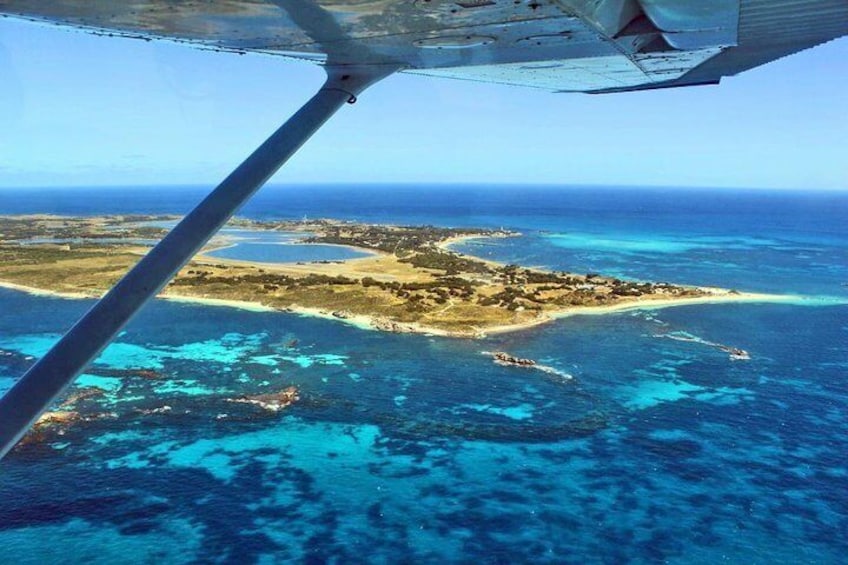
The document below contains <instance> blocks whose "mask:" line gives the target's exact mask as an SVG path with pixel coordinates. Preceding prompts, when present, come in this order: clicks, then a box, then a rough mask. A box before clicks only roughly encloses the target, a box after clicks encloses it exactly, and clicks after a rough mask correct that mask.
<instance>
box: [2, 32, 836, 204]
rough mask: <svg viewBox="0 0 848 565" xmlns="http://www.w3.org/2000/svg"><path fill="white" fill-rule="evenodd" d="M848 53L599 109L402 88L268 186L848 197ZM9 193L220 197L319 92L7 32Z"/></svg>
mask: <svg viewBox="0 0 848 565" xmlns="http://www.w3.org/2000/svg"><path fill="white" fill-rule="evenodd" d="M846 62H848V39H845V38H843V39H841V40H839V41H836V42H832V43H830V44H827V45H824V46H821V47H818V48H816V49H813V50H810V51H806V52H804V53H801V54H798V55H795V56H793V57H789V58H786V59H783V60H781V61H777V62H774V63H772V64H770V65H767V66H765V67H761V68H759V69H755V70H753V71H749V72H748V73H745V74H742V75H740V76H738V77H732V78H729V79H725V80H724V81H723V83H722V85H721V86H718V87H700V88H687V89H672V90H665V91H654V92H640V93H627V94H617V95H604V96H590V95H582V94H551V93H547V92H543V91H535V90H531V89H523V88H517V87H506V86H499V85H490V84H478V83H470V82H463V81H454V80H447V79H435V78H427V77H417V76H411V75H397V76H394V77H390V78H389V79H387V80H385V81H384V82H382V83H380V84H378V85H376V86H374V87H372V88H371V89H369V90H368V91H367V92H366V93H365V94H364V95H363V96H362V97H361V98H360V101H359V102H358V103H357V104H356V105H354V106H348V107H345V108H343V109H342V110H341V112H340V113H339V114H337V115H336V116H335V117H334V118H333V119H332V120H331V121H330V122H329V123H328V124H327V125H326V126H325V127H324V129H322V130H321V131H320V132H318V133H317V134H316V135H315V137H313V139H312V140H311V141H310V142H309V143H308V144H307V145H306V146H305V147H304V148H303V149H302V150H301V151H300V153H298V154H297V155H295V157H293V158H292V160H291V161H290V162H289V164H288V165H287V166H286V167H285V168H284V169H283V170H282V171H281V172H280V173H278V174H277V175H276V176H275V177H274V179H273V181H272V182H276V183H283V182H297V183H309V182H322V183H323V182H356V183H367V182H416V183H426V182H471V183H493V182H499V183H531V184H535V183H539V184H609V185H663V186H665V185H671V186H716V187H752V188H816V189H840V190H845V189H848V158H846V155H848V63H846ZM0 77H2V81H3V83H2V88H0V123H2V124H3V126H2V128H0V186H74V185H121V184H133V185H138V184H209V185H214V184H216V183H217V181H219V180H221V179H222V178H223V177H224V176H225V175H226V174H227V173H228V172H229V171H230V170H231V169H232V168H233V167H234V166H236V165H237V164H238V163H239V162H241V160H242V159H243V158H244V157H245V156H247V155H248V154H249V153H250V151H252V150H253V149H254V148H255V147H256V146H257V145H258V144H259V143H261V142H262V141H263V140H264V138H265V137H266V136H267V135H268V134H270V133H271V132H272V131H273V130H274V129H276V128H277V126H278V125H279V124H280V123H282V121H284V120H285V119H286V118H287V117H288V116H289V115H291V114H292V113H293V112H294V111H295V110H296V109H297V108H298V107H299V105H300V104H302V103H303V102H304V101H305V100H307V99H308V98H309V96H311V94H312V93H313V92H314V91H315V90H316V89H317V88H318V87H319V86H320V84H321V82H322V79H323V72H322V71H321V69H320V68H318V67H314V66H312V65H309V64H305V63H298V62H290V61H287V60H283V59H280V58H276V57H270V56H262V55H244V56H239V55H234V54H223V53H212V52H208V51H202V50H197V49H192V48H189V47H186V46H181V45H176V44H171V43H168V42H144V41H138V40H129V39H116V38H104V37H97V36H93V35H88V34H84V33H81V32H78V31H73V30H67V29H63V28H57V27H55V26H46V25H37V24H30V23H26V22H20V21H16V20H12V19H3V20H0Z"/></svg>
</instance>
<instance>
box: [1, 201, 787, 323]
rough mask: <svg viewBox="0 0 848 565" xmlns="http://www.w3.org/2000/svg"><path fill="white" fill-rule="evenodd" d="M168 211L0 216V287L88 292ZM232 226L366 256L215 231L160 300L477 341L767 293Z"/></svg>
mask: <svg viewBox="0 0 848 565" xmlns="http://www.w3.org/2000/svg"><path fill="white" fill-rule="evenodd" d="M177 219H178V218H177V217H174V216H146V215H133V216H100V217H59V216H48V215H31V216H0V285H3V286H6V287H10V288H18V289H21V290H27V291H30V292H46V293H52V294H57V295H61V296H72V297H97V296H100V295H101V294H103V293H104V292H105V291H106V290H108V289H109V288H110V287H111V286H112V285H113V284H114V283H115V282H117V280H118V279H120V277H121V276H122V275H123V274H124V273H125V272H126V271H127V270H128V269H129V268H130V267H132V266H133V265H134V264H135V263H136V262H137V261H138V260H139V257H140V256H141V255H143V254H144V253H146V252H147V250H149V249H150V246H151V245H152V244H153V242H154V241H155V240H157V239H159V238H161V237H162V236H163V235H164V234H165V233H166V231H167V229H166V228H164V227H161V226H162V225H163V224H166V223H168V222H174V221H175V220H177ZM228 227H234V228H238V229H239V230H250V231H256V232H260V231H264V232H283V233H289V234H290V233H294V234H299V235H302V237H301V239H300V240H299V243H307V244H309V243H311V244H324V245H327V244H330V245H343V246H349V247H352V248H356V249H357V250H363V251H367V252H369V253H370V255H369V256H368V257H362V258H356V259H347V260H344V261H311V262H297V263H256V262H248V261H242V260H234V259H222V258H219V257H211V256H209V255H207V254H206V253H210V252H212V251H214V250H216V249H220V248H223V247H228V246H231V245H233V244H235V243H236V240H234V239H233V238H232V237H229V236H227V235H226V234H223V235H219V236H217V237H216V238H214V239H213V240H212V241H211V242H210V244H209V245H208V246H207V247H206V248H205V249H204V250H203V251H202V252H201V253H200V254H198V255H197V256H195V257H194V259H193V260H192V261H191V262H190V263H189V264H188V265H187V266H186V267H184V268H183V269H182V270H181V271H180V273H179V274H178V276H177V277H176V278H175V279H174V281H172V282H171V284H169V285H168V286H167V287H166V288H165V290H164V291H163V293H162V296H163V297H165V298H171V299H179V300H187V301H195V302H204V303H213V304H222V305H229V306H236V307H242V308H261V309H276V310H284V311H292V312H300V313H304V314H310V315H316V316H324V317H328V318H332V319H338V320H341V321H344V322H347V323H352V324H355V325H357V326H359V327H363V328H372V329H377V330H384V331H394V332H418V333H429V334H437V335H445V336H454V337H483V336H485V335H487V334H491V333H497V332H504V331H512V330H518V329H522V328H527V327H531V326H535V325H538V324H542V323H545V322H548V321H550V320H552V319H555V318H558V317H563V316H567V315H573V314H585V313H604V312H614V311H620V310H625V309H631V308H643V307H664V306H674V305H678V304H687V303H693V302H694V303H698V302H719V301H760V300H764V301H765V300H773V299H776V298H778V297H775V296H771V295H762V294H750V293H740V292H737V291H734V290H725V289H717V288H704V287H693V286H681V285H675V284H670V283H667V282H632V281H624V280H620V279H617V278H612V277H606V276H602V275H600V274H597V273H587V274H574V273H566V272H549V271H543V270H540V269H531V268H526V267H521V266H518V265H504V264H500V263H495V262H492V261H486V260H483V259H479V258H476V257H472V256H468V255H463V254H460V253H457V252H455V251H451V250H449V249H448V248H447V246H448V245H449V244H451V243H456V242H458V241H461V240H463V239H467V238H491V237H514V236H517V235H520V234H517V233H513V232H508V231H504V230H491V229H475V228H440V227H433V226H392V225H371V224H361V223H354V222H344V221H338V220H326V219H324V220H311V221H310V220H303V221H275V222H257V221H252V220H244V219H236V220H233V221H232V222H230V224H228Z"/></svg>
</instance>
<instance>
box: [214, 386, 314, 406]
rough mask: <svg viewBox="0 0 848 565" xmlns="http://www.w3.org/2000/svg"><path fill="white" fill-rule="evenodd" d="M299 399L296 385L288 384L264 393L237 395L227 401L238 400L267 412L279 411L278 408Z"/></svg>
mask: <svg viewBox="0 0 848 565" xmlns="http://www.w3.org/2000/svg"><path fill="white" fill-rule="evenodd" d="M298 400H300V396H299V394H298V390H297V387H294V386H290V387H287V388H284V389H283V390H281V391H279V392H271V393H265V394H249V395H244V396H239V397H238V398H230V399H228V401H229V402H238V403H241V404H253V405H255V406H259V407H260V408H262V409H263V410H268V411H269V412H279V411H280V410H282V409H284V408H286V407H288V406H291V405H292V404H294V403H295V402H297V401H298Z"/></svg>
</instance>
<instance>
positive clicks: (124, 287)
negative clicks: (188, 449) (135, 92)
mask: <svg viewBox="0 0 848 565" xmlns="http://www.w3.org/2000/svg"><path fill="white" fill-rule="evenodd" d="M326 70H327V80H326V82H325V83H324V86H323V87H322V88H321V90H319V91H318V92H317V93H316V94H315V95H314V96H313V97H312V98H311V99H310V100H309V101H308V102H307V103H306V104H304V106H303V107H302V108H301V109H300V110H298V111H297V113H295V114H294V115H293V116H292V117H291V118H290V119H289V120H288V121H287V122H286V123H284V124H283V125H282V126H281V127H280V128H279V129H278V130H277V131H275V132H274V133H273V134H272V135H271V137H269V138H268V139H267V140H266V141H265V143H263V144H262V145H260V146H259V148H258V149H256V151H254V152H253V154H251V155H250V157H248V158H247V159H246V160H245V161H244V162H243V163H242V164H241V165H239V166H238V168H236V169H235V170H234V171H233V172H232V173H230V175H229V176H228V177H227V178H226V179H224V181H223V182H222V183H221V184H219V185H218V187H217V188H215V190H213V191H212V192H211V193H210V194H209V196H207V197H206V198H205V199H204V200H203V201H202V202H201V203H200V204H198V205H197V207H196V208H195V209H194V210H192V211H191V212H190V213H189V214H188V215H187V216H186V217H185V218H184V219H183V220H182V221H181V222H180V223H179V224H177V226H176V227H174V229H173V230H171V231H170V232H169V233H168V235H166V236H165V237H164V238H163V239H162V241H160V242H159V244H158V245H156V247H154V248H153V249H152V250H150V252H149V253H148V254H147V255H146V256H145V257H144V258H143V259H142V260H141V261H139V263H138V264H137V265H136V266H135V267H133V268H132V270H130V272H129V273H127V274H126V275H125V276H124V278H123V279H121V280H120V281H119V282H118V283H117V284H116V285H115V286H114V287H113V288H112V290H110V291H109V292H108V293H107V294H106V295H105V296H104V297H103V298H101V299H100V301H98V302H97V304H95V305H94V306H93V307H92V308H91V310H89V311H88V312H87V313H86V314H85V315H84V316H83V317H82V318H80V320H79V321H78V322H77V323H76V324H74V326H73V327H72V328H71V329H70V330H69V331H68V333H66V334H65V335H64V337H62V339H60V340H59V341H58V342H57V343H56V345H54V346H53V348H52V349H51V350H50V351H49V352H48V353H47V354H46V355H45V356H44V357H42V358H41V359H40V360H39V361H38V362H37V363H36V364H35V365H33V366H32V367H31V368H30V369H29V371H27V372H26V374H24V376H23V377H21V379H20V380H19V381H18V382H17V383H15V385H14V386H13V387H12V389H11V390H9V391H8V392H7V393H6V394H5V395H4V396H3V397H2V398H0V458H2V457H3V456H4V455H6V453H7V452H8V451H9V450H10V449H12V447H14V445H15V444H16V443H17V442H18V440H19V439H20V438H21V437H23V435H24V434H25V433H26V432H27V430H28V429H29V428H30V426H32V425H33V424H34V423H35V422H36V420H37V419H38V417H39V416H40V415H41V413H42V412H44V411H45V410H47V408H49V407H50V406H51V405H52V404H53V402H54V401H55V400H56V399H57V398H58V397H59V396H60V395H61V394H62V393H63V392H64V391H65V389H66V388H67V387H68V386H69V385H70V384H71V383H72V382H73V380H74V379H75V378H76V376H77V375H78V374H79V373H80V372H81V371H82V370H83V369H84V368H85V367H86V365H88V363H89V362H91V361H92V360H93V359H94V358H95V357H97V355H98V354H99V353H100V352H101V351H102V350H103V349H104V348H105V347H106V345H108V344H109V342H110V341H111V340H112V339H113V338H114V337H115V335H116V334H117V333H118V332H119V331H120V330H121V328H123V327H124V325H125V324H126V323H127V322H128V321H129V320H130V319H131V318H132V317H133V315H134V314H135V313H136V312H137V311H138V310H139V309H140V308H141V307H142V306H144V304H145V303H146V302H147V301H148V300H150V299H151V298H153V297H154V296H156V294H158V293H159V291H160V290H162V288H164V287H165V285H166V284H168V282H169V281H170V280H171V279H172V278H173V277H174V275H176V273H177V271H179V270H180V268H181V267H182V266H183V265H185V264H186V263H187V262H188V261H189V259H191V258H192V257H193V256H194V254H195V253H197V252H198V251H199V250H200V249H201V248H202V247H203V246H204V245H205V244H206V242H207V241H209V239H210V238H211V237H212V236H213V235H214V234H215V233H216V232H217V231H218V230H219V229H220V228H221V226H223V225H224V224H225V223H226V222H227V220H228V219H229V218H230V217H231V216H232V215H233V214H234V213H235V212H236V210H238V209H239V208H240V207H241V206H242V205H243V204H244V203H245V202H246V201H247V200H248V199H249V198H250V197H251V196H252V195H253V193H255V192H256V191H257V190H258V189H259V187H261V186H262V185H263V184H265V182H266V181H267V180H268V179H269V178H270V177H271V176H272V175H273V174H274V173H275V172H276V171H277V169H279V168H280V167H281V166H282V165H283V163H285V162H286V161H287V160H288V158H289V157H291V156H292V155H293V154H294V153H295V152H296V151H297V150H298V149H299V148H300V146H301V145H303V143H304V142H306V140H307V139H309V137H310V136H312V134H313V133H315V132H316V131H317V130H318V129H319V128H320V127H321V126H322V125H323V124H324V122H326V121H327V119H329V117H330V116H332V115H333V114H334V113H335V112H336V110H338V109H339V108H340V107H341V106H343V105H344V104H345V103H347V102H350V103H352V102H354V101H355V100H356V95H357V94H359V93H360V92H361V91H363V90H365V88H367V87H368V86H370V85H371V84H373V83H375V82H377V81H378V80H380V79H382V78H384V77H386V76H388V75H390V74H392V73H393V72H394V71H396V70H397V67H396V66H390V65H380V66H376V65H375V66H328V67H326Z"/></svg>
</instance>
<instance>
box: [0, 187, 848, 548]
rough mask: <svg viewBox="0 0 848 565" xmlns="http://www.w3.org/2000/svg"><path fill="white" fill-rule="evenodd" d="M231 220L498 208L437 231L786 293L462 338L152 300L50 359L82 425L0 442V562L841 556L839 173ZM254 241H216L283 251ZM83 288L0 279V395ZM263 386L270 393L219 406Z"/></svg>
mask: <svg viewBox="0 0 848 565" xmlns="http://www.w3.org/2000/svg"><path fill="white" fill-rule="evenodd" d="M204 191H205V189H203V188H200V187H138V188H122V187H114V188H79V187H77V188H68V189H20V190H18V189H2V190H0V214H25V213H53V214H67V215H98V214H129V213H142V214H166V213H168V214H170V213H184V212H186V211H188V210H189V209H190V208H191V206H192V205H193V204H194V203H195V202H196V201H197V200H198V199H199V198H200V197H201V195H202V194H203V193H204ZM240 215H241V216H244V217H249V218H255V219H263V220H264V219H301V218H303V217H308V218H310V219H314V218H337V219H349V220H357V221H362V222H375V223H399V224H409V225H423V224H427V225H438V226H451V227H461V226H467V227H488V228H500V227H503V228H506V229H511V230H516V231H519V232H521V234H522V235H521V236H519V237H514V238H504V239H476V240H470V241H466V242H465V243H463V244H461V245H458V246H456V247H455V249H457V250H458V251H462V252H465V253H469V254H472V255H477V256H480V257H484V258H487V259H493V260H498V261H502V262H505V263H517V264H521V265H526V266H537V267H544V268H549V269H557V270H568V271H576V272H598V273H603V274H610V275H615V276H618V277H623V278H628V279H636V280H653V281H668V282H673V283H685V284H696V285H715V286H722V287H728V288H735V289H738V290H740V291H754V292H770V293H780V294H789V295H794V296H797V297H798V299H797V300H796V301H791V302H788V303H779V304H778V303H772V304H747V303H732V304H731V303H728V304H713V305H688V306H679V307H675V308H668V309H661V310H637V311H631V312H621V313H616V314H607V315H582V316H574V317H570V318H565V319H561V320H558V321H556V322H552V323H550V324H547V325H544V326H539V327H536V328H533V329H529V330H526V331H520V332H514V333H508V334H502V335H497V336H491V337H488V338H485V339H482V340H473V339H452V338H443V337H432V336H426V335H409V334H390V333H380V332H376V331H367V330H361V329H358V328H355V327H351V326H347V325H344V324H341V323H338V322H334V321H332V320H325V319H318V318H310V317H304V316H300V315H296V314H292V313H282V312H252V311H246V310H239V309H233V308H227V307H219V306H206V305H194V304H186V303H175V302H168V301H161V300H157V301H154V302H153V303H152V304H150V305H149V306H147V307H146V308H145V309H144V310H143V312H142V313H141V314H140V315H139V316H138V317H137V318H136V319H135V320H134V321H133V322H132V323H131V324H130V325H129V326H128V327H127V328H126V329H125V331H124V332H122V333H121V334H120V336H119V337H118V338H117V340H116V342H115V343H114V344H113V345H111V346H110V347H109V348H108V349H107V350H106V351H105V352H104V353H103V354H102V355H101V357H100V358H99V359H98V360H97V361H96V362H95V363H94V364H93V365H92V367H91V368H90V370H88V371H87V372H86V373H85V374H84V375H82V376H81V377H80V378H79V381H78V384H77V387H78V388H77V390H80V389H79V387H96V388H99V389H100V390H101V391H102V394H101V395H100V396H98V397H96V398H95V399H93V400H90V401H88V403H87V404H85V406H87V407H88V410H89V411H88V412H87V413H86V414H87V415H88V416H89V418H88V419H87V420H86V421H82V422H78V423H77V424H75V425H73V426H71V427H70V428H69V429H68V431H67V433H66V434H65V435H64V436H62V437H61V438H50V439H49V441H44V442H36V443H30V444H29V445H27V446H24V447H22V448H19V449H17V450H15V451H13V452H12V453H10V454H9V455H8V456H7V457H6V458H5V459H4V460H3V461H2V462H0V547H2V548H3V550H2V552H0V563H13V562H14V563H39V564H40V563H49V562H87V563H116V562H133V563H138V562H156V563H160V562H161V563H197V562H203V563H206V562H215V563H217V562H220V563H229V562H239V563H280V562H287V561H297V562H310V563H325V562H332V563H359V562H377V563H403V562H434V561H442V562H483V563H516V562H534V563H624V562H628V563H710V564H713V563H746V564H747V563H769V564H774V563H793V564H794V563H840V562H844V560H845V555H848V458H846V455H845V454H846V453H848V222H846V221H845V218H846V217H848V193H832V192H830V193H828V192H805V191H797V192H792V191H779V192H773V191H763V190H702V189H697V190H696V189H671V188H663V189H659V188H656V189H652V188H629V187H620V188H596V187H570V188H569V187H553V186H552V187H522V186H450V185H440V186H417V185H404V186H388V185H386V186H294V187H282V186H270V187H267V188H265V189H263V190H262V191H261V192H260V193H259V194H258V195H257V197H256V198H255V199H254V200H253V201H252V202H251V203H249V204H248V205H247V206H246V207H245V208H244V209H243V210H242V211H241V212H240ZM269 245H270V244H269V242H268V241H264V240H261V238H260V240H258V241H256V242H253V248H252V249H247V248H248V247H251V246H247V245H242V246H237V247H236V248H231V249H238V248H239V247H242V250H241V252H250V253H254V254H255V255H253V258H259V259H263V260H269V261H274V260H292V259H291V256H290V255H286V254H283V255H279V253H280V250H279V249H277V248H279V247H286V246H279V245H278V246H276V247H277V248H272V247H269ZM292 247H298V246H292ZM289 251H291V252H293V250H291V249H290V250H289ZM324 251H327V250H324ZM330 251H332V250H330ZM330 251H327V252H328V253H330ZM231 252H232V251H231ZM298 252H300V251H298ZM298 257H300V255H298ZM322 257H323V258H328V257H329V258H333V259H335V258H344V257H336V256H334V255H332V254H330V255H324V256H322ZM90 305H91V302H90V301H88V300H68V299H59V298H52V297H46V296H34V295H30V294H26V293H23V292H18V291H13V290H5V289H0V391H3V390H6V389H8V388H9V387H10V386H11V384H12V383H13V382H14V380H15V379H16V378H17V377H18V376H19V375H20V374H21V373H22V372H23V371H24V370H25V369H26V367H27V366H29V365H30V364H31V363H32V362H33V359H34V358H36V357H38V356H39V355H42V354H43V353H44V352H45V351H46V350H47V349H48V348H49V346H50V344H51V343H53V342H54V341H55V340H56V339H57V338H58V336H59V335H61V333H62V332H63V331H65V330H66V329H67V328H68V327H69V326H70V325H71V324H72V323H73V322H74V320H75V319H76V318H77V317H78V316H80V315H81V314H82V313H83V312H84V311H85V310H86V309H87V308H88V307H89V306H90ZM722 346H724V347H733V348H741V349H744V350H746V351H748V352H749V353H750V356H751V359H750V360H733V359H730V358H729V356H728V354H727V351H726V350H724V349H722ZM486 351H507V352H509V353H511V354H513V355H516V356H519V357H526V358H532V359H535V360H536V361H538V362H539V363H542V364H544V365H547V366H550V367H552V368H554V369H555V370H556V371H557V372H559V373H561V374H568V375H571V376H572V377H573V378H572V379H570V380H569V379H562V378H553V377H554V376H553V375H551V374H547V373H544V372H541V371H537V370H532V369H526V368H521V367H508V366H499V365H496V364H494V363H493V362H492V359H491V357H489V356H487V355H485V354H484V353H483V352H486ZM291 385H294V386H296V387H297V388H298V389H299V391H300V401H298V402H297V403H295V404H293V405H292V406H290V407H288V408H286V409H284V410H282V411H280V412H279V413H262V412H261V411H258V410H255V409H252V408H251V407H250V406H248V405H244V404H236V403H232V402H229V401H228V399H231V398H234V397H238V396H239V395H244V394H258V393H262V392H266V391H276V390H280V389H281V388H285V387H287V386H291Z"/></svg>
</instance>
